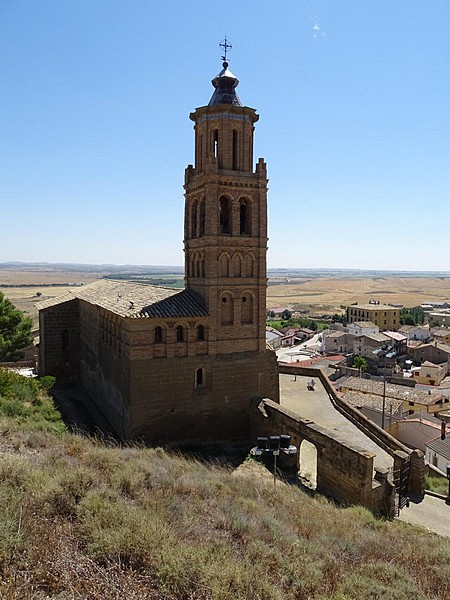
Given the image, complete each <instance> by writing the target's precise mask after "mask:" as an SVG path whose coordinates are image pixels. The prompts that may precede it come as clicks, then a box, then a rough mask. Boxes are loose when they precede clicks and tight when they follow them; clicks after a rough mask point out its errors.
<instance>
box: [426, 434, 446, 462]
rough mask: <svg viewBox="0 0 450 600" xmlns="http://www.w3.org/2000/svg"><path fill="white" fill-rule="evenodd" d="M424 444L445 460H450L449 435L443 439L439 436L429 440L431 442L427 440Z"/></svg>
mask: <svg viewBox="0 0 450 600" xmlns="http://www.w3.org/2000/svg"><path fill="white" fill-rule="evenodd" d="M425 446H426V447H427V448H429V449H430V450H432V451H433V452H436V454H440V455H441V456H443V457H444V458H446V459H447V460H450V436H447V437H446V438H445V440H441V438H440V437H439V438H437V439H435V440H431V442H427V443H426V444H425Z"/></svg>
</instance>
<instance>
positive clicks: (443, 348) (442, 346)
mask: <svg viewBox="0 0 450 600" xmlns="http://www.w3.org/2000/svg"><path fill="white" fill-rule="evenodd" d="M425 348H437V349H438V350H441V351H442V352H447V353H448V354H450V346H448V345H447V344H441V343H439V342H429V343H428V344H422V345H421V346H420V350H423V349H425Z"/></svg>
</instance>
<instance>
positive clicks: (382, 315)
mask: <svg viewBox="0 0 450 600" xmlns="http://www.w3.org/2000/svg"><path fill="white" fill-rule="evenodd" d="M359 321H371V322H372V323H374V325H378V327H379V328H380V329H381V330H385V329H387V330H390V331H397V330H398V329H399V328H400V308H399V307H398V306H388V305H387V304H372V303H369V304H352V305H351V306H349V307H348V308H347V323H349V324H350V323H355V322H359Z"/></svg>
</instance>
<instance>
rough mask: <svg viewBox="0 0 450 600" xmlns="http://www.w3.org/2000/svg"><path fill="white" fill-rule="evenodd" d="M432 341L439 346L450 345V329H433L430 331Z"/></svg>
mask: <svg viewBox="0 0 450 600" xmlns="http://www.w3.org/2000/svg"><path fill="white" fill-rule="evenodd" d="M431 335H432V336H433V340H436V341H437V342H440V343H441V344H450V329H449V328H447V327H434V328H433V329H432V330H431Z"/></svg>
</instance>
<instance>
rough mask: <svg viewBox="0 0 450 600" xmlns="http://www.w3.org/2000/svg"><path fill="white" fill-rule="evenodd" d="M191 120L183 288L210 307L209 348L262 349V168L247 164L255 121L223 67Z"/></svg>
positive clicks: (264, 232)
mask: <svg viewBox="0 0 450 600" xmlns="http://www.w3.org/2000/svg"><path fill="white" fill-rule="evenodd" d="M212 84H213V86H214V88H215V89H214V93H213V95H212V97H211V100H210V101H209V104H208V105H207V106H202V107H200V108H197V109H196V110H195V111H194V112H193V113H191V114H190V119H191V120H192V121H193V122H194V123H195V125H194V130H195V164H194V165H189V166H188V167H187V169H186V172H185V186H184V187H185V220H184V251H185V280H186V288H187V289H188V290H189V291H191V292H194V293H195V294H196V295H198V296H200V297H201V298H202V300H203V302H204V304H205V307H206V309H207V311H208V313H209V320H210V331H209V348H210V352H211V353H212V354H227V353H231V352H263V351H264V352H265V349H266V341H265V322H266V286H267V273H266V255H267V182H268V180H267V169H266V164H265V162H264V160H263V159H262V158H260V159H259V160H258V162H257V163H256V167H255V169H254V168H253V135H254V125H255V123H256V122H257V121H258V119H259V116H258V115H257V114H256V110H255V109H254V108H249V107H247V106H243V105H242V103H241V101H240V99H239V97H238V95H237V93H236V87H237V86H238V84H239V81H238V79H237V78H236V77H235V76H234V75H233V73H231V71H230V70H229V69H228V63H227V62H226V60H225V61H224V62H223V69H222V71H221V72H220V73H219V74H218V75H217V76H216V77H215V78H214V79H213V80H212Z"/></svg>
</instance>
